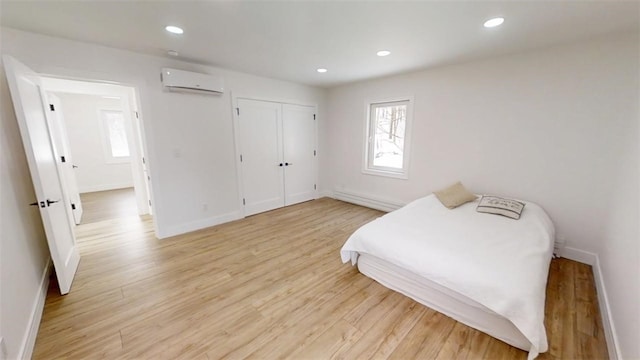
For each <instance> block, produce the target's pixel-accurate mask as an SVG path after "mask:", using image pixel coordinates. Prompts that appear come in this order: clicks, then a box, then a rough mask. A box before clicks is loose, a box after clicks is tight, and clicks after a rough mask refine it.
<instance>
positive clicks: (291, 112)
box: [282, 104, 316, 205]
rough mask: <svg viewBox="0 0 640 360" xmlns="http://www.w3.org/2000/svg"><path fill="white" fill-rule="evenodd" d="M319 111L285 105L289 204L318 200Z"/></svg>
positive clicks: (285, 174) (286, 175) (285, 177)
mask: <svg viewBox="0 0 640 360" xmlns="http://www.w3.org/2000/svg"><path fill="white" fill-rule="evenodd" d="M314 112H315V108H314V107H312V106H301V105H291V104H283V105H282V133H283V141H284V161H285V169H284V199H285V205H292V204H297V203H300V202H303V201H308V200H312V199H315V198H316V166H315V163H316V161H315V160H316V158H315V155H316V153H315V151H316V124H315V115H314Z"/></svg>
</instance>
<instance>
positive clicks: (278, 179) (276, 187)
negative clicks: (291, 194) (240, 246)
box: [238, 99, 284, 216]
mask: <svg viewBox="0 0 640 360" xmlns="http://www.w3.org/2000/svg"><path fill="white" fill-rule="evenodd" d="M238 108H239V115H238V123H239V135H240V136H239V138H240V149H241V150H240V151H241V155H242V161H241V168H242V187H243V196H244V201H245V215H247V216H248V215H252V214H256V213H259V212H263V211H268V210H272V209H275V208H279V207H282V206H284V188H283V185H282V184H283V182H284V178H283V176H284V172H283V167H281V166H280V164H281V163H282V162H283V159H282V105H281V104H278V103H273V102H267V101H256V100H247V99H239V100H238Z"/></svg>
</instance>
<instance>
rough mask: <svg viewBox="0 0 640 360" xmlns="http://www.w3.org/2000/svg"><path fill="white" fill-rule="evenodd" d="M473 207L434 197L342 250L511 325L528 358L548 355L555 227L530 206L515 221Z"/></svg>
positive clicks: (361, 233)
mask: <svg viewBox="0 0 640 360" xmlns="http://www.w3.org/2000/svg"><path fill="white" fill-rule="evenodd" d="M476 205H477V201H475V202H471V203H467V204H464V205H462V206H460V207H458V208H456V209H453V210H449V209H447V208H445V207H444V206H443V205H442V204H441V203H440V202H439V201H438V200H437V198H436V197H435V196H434V195H429V196H427V197H424V198H422V199H418V200H416V201H414V202H412V203H410V204H408V205H407V206H405V207H403V208H401V209H399V210H397V211H394V212H392V213H389V214H386V215H385V216H383V217H381V218H378V219H376V220H374V221H372V222H370V223H368V224H366V225H364V226H363V227H361V228H360V229H358V230H357V231H356V232H355V233H354V234H353V235H351V237H350V238H349V239H348V240H347V242H346V243H345V244H344V246H343V247H342V250H341V252H340V253H341V256H342V261H343V262H347V261H349V260H351V262H352V264H353V265H355V264H356V263H357V259H358V254H359V253H365V254H370V255H373V256H376V257H378V258H380V259H383V260H385V261H388V262H390V263H393V264H395V265H397V266H399V267H401V268H404V269H406V270H408V271H411V272H413V273H415V274H417V275H419V276H422V277H424V278H426V279H429V280H430V281H432V282H435V283H437V284H439V285H442V286H444V287H446V288H448V289H451V290H452V291H455V292H457V293H459V294H461V295H463V296H466V297H468V298H470V299H472V300H473V301H476V302H478V303H479V304H482V305H483V306H486V307H487V308H488V309H490V310H492V311H494V312H495V313H497V314H499V315H501V316H503V317H505V318H506V319H508V320H509V321H511V322H512V323H513V324H514V325H515V327H517V328H518V329H519V330H520V332H522V334H523V335H524V336H525V337H526V338H527V340H528V341H529V342H530V343H531V347H530V349H529V358H530V359H532V358H535V357H536V356H537V355H538V353H540V352H545V351H547V336H546V332H545V328H544V301H545V292H546V283H547V275H548V271H549V262H550V260H551V254H552V251H553V239H554V228H553V224H552V222H551V220H550V219H549V217H548V215H547V214H546V213H545V212H544V210H542V208H540V207H539V206H537V205H536V204H533V203H526V206H525V208H524V211H523V212H522V217H521V218H520V220H513V219H509V218H505V217H502V216H498V215H492V214H481V213H477V212H476V211H475V207H476Z"/></svg>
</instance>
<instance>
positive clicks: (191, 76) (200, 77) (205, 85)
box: [160, 68, 224, 94]
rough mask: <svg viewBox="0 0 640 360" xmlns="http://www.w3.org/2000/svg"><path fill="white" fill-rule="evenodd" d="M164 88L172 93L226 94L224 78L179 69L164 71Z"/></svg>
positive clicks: (162, 75) (161, 76) (166, 69)
mask: <svg viewBox="0 0 640 360" xmlns="http://www.w3.org/2000/svg"><path fill="white" fill-rule="evenodd" d="M160 79H161V80H162V86H163V87H164V88H165V89H168V90H170V91H198V92H209V93H214V94H222V93H224V82H223V80H222V77H220V76H216V75H208V74H200V73H195V72H191V71H184V70H177V69H169V68H164V69H162V73H161V74H160Z"/></svg>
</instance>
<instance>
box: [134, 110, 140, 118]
mask: <svg viewBox="0 0 640 360" xmlns="http://www.w3.org/2000/svg"><path fill="white" fill-rule="evenodd" d="M135 113H136V119H139V118H140V116H139V115H138V112H137V111H136V112H135Z"/></svg>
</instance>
